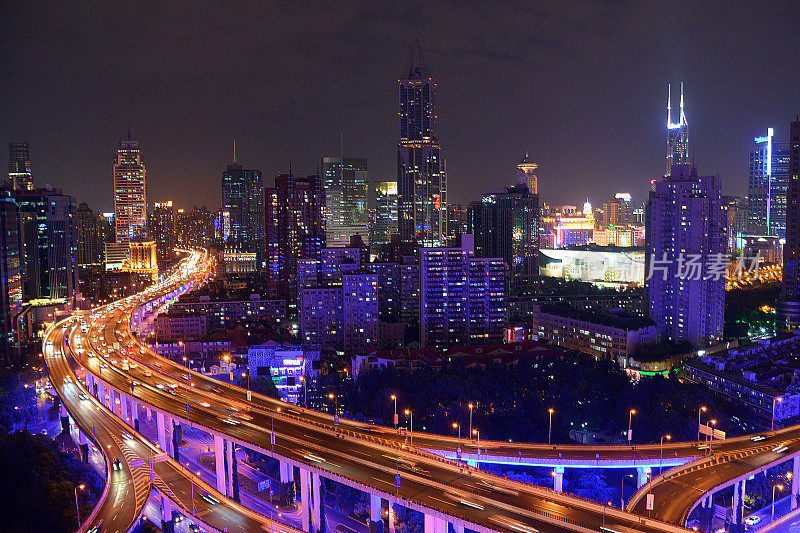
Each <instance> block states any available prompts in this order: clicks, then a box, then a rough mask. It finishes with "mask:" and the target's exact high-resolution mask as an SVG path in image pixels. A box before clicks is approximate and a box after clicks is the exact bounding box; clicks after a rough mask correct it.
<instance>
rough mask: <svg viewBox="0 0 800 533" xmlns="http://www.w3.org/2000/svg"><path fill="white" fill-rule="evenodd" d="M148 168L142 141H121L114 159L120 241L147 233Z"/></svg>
mask: <svg viewBox="0 0 800 533" xmlns="http://www.w3.org/2000/svg"><path fill="white" fill-rule="evenodd" d="M145 175H146V169H145V165H144V161H142V155H141V153H140V152H139V143H138V142H136V141H132V140H130V139H127V140H124V141H120V143H119V149H118V150H117V155H116V159H115V160H114V223H115V224H116V232H117V243H123V242H125V243H127V242H128V241H130V240H131V239H134V238H137V237H141V236H143V235H146V234H147V193H146V183H145Z"/></svg>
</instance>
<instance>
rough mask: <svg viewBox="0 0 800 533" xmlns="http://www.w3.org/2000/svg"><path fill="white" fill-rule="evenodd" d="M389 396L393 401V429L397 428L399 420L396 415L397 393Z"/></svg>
mask: <svg viewBox="0 0 800 533" xmlns="http://www.w3.org/2000/svg"><path fill="white" fill-rule="evenodd" d="M389 398H390V399H391V400H392V401H394V429H397V423H398V422H399V418H398V417H397V395H396V394H392V395H391V396H390V397H389Z"/></svg>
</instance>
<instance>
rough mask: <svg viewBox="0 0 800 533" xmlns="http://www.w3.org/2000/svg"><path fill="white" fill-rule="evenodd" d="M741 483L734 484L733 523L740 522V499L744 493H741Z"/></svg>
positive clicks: (732, 501)
mask: <svg viewBox="0 0 800 533" xmlns="http://www.w3.org/2000/svg"><path fill="white" fill-rule="evenodd" d="M739 485H741V482H737V483H734V484H733V499H732V500H731V523H733V524H738V523H739V500H740V499H742V495H741V494H739V490H740V487H739Z"/></svg>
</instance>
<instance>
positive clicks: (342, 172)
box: [322, 157, 369, 246]
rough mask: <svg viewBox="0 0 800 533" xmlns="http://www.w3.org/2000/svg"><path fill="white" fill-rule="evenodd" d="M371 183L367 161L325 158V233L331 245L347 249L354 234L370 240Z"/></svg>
mask: <svg viewBox="0 0 800 533" xmlns="http://www.w3.org/2000/svg"><path fill="white" fill-rule="evenodd" d="M367 183H369V172H368V170H367V160H366V159H364V158H356V157H344V158H342V157H324V158H323V159H322V185H323V187H324V188H325V234H326V240H327V245H328V246H347V244H348V243H349V242H350V237H351V236H353V235H360V236H361V237H362V238H363V239H365V240H369V225H368V214H367Z"/></svg>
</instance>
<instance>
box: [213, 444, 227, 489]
mask: <svg viewBox="0 0 800 533" xmlns="http://www.w3.org/2000/svg"><path fill="white" fill-rule="evenodd" d="M214 462H215V467H216V474H217V490H218V491H219V492H221V493H222V494H223V495H224V496H227V494H228V492H227V491H226V485H227V484H226V483H225V439H223V438H222V437H220V436H219V435H214Z"/></svg>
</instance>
